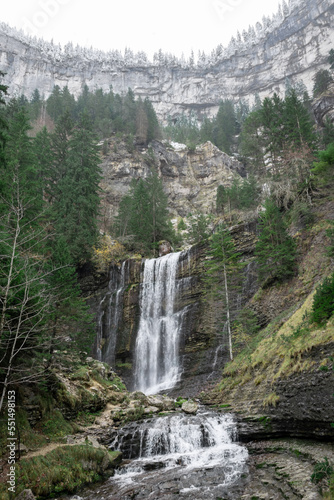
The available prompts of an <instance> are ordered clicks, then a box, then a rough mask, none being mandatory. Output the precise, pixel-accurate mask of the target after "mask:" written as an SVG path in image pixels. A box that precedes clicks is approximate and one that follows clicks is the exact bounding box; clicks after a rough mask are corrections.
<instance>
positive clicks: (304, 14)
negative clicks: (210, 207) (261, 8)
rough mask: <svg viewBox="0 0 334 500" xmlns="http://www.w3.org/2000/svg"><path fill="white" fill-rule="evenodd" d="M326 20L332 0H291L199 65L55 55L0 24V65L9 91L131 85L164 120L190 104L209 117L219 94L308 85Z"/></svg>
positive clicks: (323, 52) (325, 46) (329, 25)
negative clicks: (243, 39) (252, 33)
mask: <svg viewBox="0 0 334 500" xmlns="http://www.w3.org/2000/svg"><path fill="white" fill-rule="evenodd" d="M333 20H334V5H333V3H332V1H331V0H301V1H299V2H295V1H293V2H290V12H289V13H288V12H285V13H284V19H283V17H282V18H281V20H280V21H279V22H278V23H276V24H274V26H273V27H272V28H271V29H269V32H268V28H264V27H261V29H260V30H258V31H259V33H258V36H257V38H256V40H255V41H253V40H248V41H247V43H241V44H240V43H239V44H237V45H236V44H234V45H233V44H232V45H231V44H230V46H229V49H228V50H225V51H223V53H222V56H221V57H218V58H216V59H215V60H214V61H213V62H210V63H206V64H205V65H204V66H203V67H199V66H197V67H189V65H188V67H187V66H186V67H184V66H182V65H181V64H179V63H178V62H175V61H174V62H173V63H169V64H168V65H167V66H166V65H165V64H164V63H163V62H162V63H161V62H157V63H155V64H152V63H149V62H147V61H143V62H141V63H139V62H137V63H134V62H133V61H129V62H127V63H126V64H124V61H123V63H122V64H120V63H119V62H117V61H115V60H113V59H112V57H109V59H108V58H105V59H103V60H99V59H98V58H97V59H96V60H94V59H92V58H89V57H88V55H87V54H86V53H83V54H76V53H75V51H72V52H66V51H65V53H64V54H63V56H62V57H58V56H57V53H56V50H55V47H52V46H51V48H50V47H49V49H48V50H45V48H43V46H38V44H35V45H34V44H33V42H31V43H27V41H26V40H24V39H21V40H20V36H13V34H11V33H8V30H7V31H6V29H4V27H2V29H1V32H0V69H1V71H3V72H5V73H6V74H7V75H6V78H5V82H6V83H7V84H8V85H9V87H10V92H11V93H24V94H25V95H27V96H29V97H30V96H31V94H32V92H33V91H34V90H35V89H36V88H38V89H39V91H40V93H41V95H44V96H45V97H46V98H47V97H48V96H49V94H50V92H51V91H52V89H53V86H54V85H59V86H60V87H63V86H65V85H67V86H68V88H69V90H70V92H72V93H74V94H75V95H76V96H78V94H79V93H80V92H81V90H82V87H83V85H84V84H86V85H88V87H89V88H90V89H92V90H94V89H96V88H102V89H103V90H105V91H107V90H109V88H110V85H112V86H113V89H114V91H115V92H117V93H123V92H127V90H128V88H129V87H130V88H132V89H133V91H134V92H135V95H137V96H141V97H142V98H145V97H149V98H150V100H151V101H152V102H153V104H154V106H155V109H156V111H157V113H158V115H159V117H160V118H161V119H163V120H166V119H167V117H168V116H173V115H174V116H175V115H178V114H180V113H182V112H186V113H187V112H189V111H191V110H194V111H195V112H197V113H198V115H199V116H201V115H211V116H212V115H214V114H216V112H217V109H218V105H219V102H220V101H221V100H222V99H224V98H232V99H236V100H238V99H240V98H241V97H251V98H252V97H253V96H254V94H255V93H259V94H260V97H264V96H266V95H270V94H271V93H272V92H273V91H278V92H280V91H282V90H284V88H285V81H286V79H287V78H288V79H290V81H291V82H292V83H296V82H297V81H300V80H303V82H304V84H305V85H306V86H307V88H308V90H309V91H310V90H311V89H312V86H313V82H312V78H313V76H314V74H315V73H316V71H318V70H319V69H322V68H326V67H327V57H328V52H329V50H330V49H331V48H332V45H333V41H334V33H333V25H334V22H333ZM21 38H22V37H21Z"/></svg>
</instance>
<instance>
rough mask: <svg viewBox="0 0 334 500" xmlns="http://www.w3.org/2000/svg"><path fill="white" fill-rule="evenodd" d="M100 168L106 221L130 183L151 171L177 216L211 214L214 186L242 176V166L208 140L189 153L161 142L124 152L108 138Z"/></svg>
mask: <svg viewBox="0 0 334 500" xmlns="http://www.w3.org/2000/svg"><path fill="white" fill-rule="evenodd" d="M180 146H181V147H180ZM101 167H102V171H103V182H102V185H101V187H102V189H103V191H104V193H103V195H102V203H103V206H104V208H103V212H104V217H105V219H106V220H109V221H110V220H111V218H112V217H113V216H114V215H115V214H116V213H117V210H118V205H119V202H120V200H121V198H122V197H123V196H124V195H125V194H126V193H127V191H128V190H129V187H130V183H131V180H132V179H138V178H140V177H141V178H144V179H145V178H146V177H147V176H148V175H150V173H151V170H152V168H153V169H154V170H156V171H157V172H158V175H159V177H160V178H161V180H162V182H163V186H164V191H165V193H166V194H167V195H168V201H169V203H168V206H169V210H170V212H171V213H172V215H178V216H181V217H184V216H186V215H187V214H188V213H189V212H194V211H196V210H199V211H201V212H204V213H205V212H207V213H209V212H212V209H215V205H216V194H217V188H218V186H219V185H220V184H223V185H224V186H230V185H231V183H232V181H233V179H234V178H235V177H240V175H243V174H244V168H243V165H242V164H241V163H240V162H239V161H238V160H236V159H235V158H231V157H230V156H228V155H227V154H226V153H223V152H222V151H220V150H219V149H218V148H217V147H216V146H214V145H213V144H212V143H211V142H210V141H208V142H206V143H205V144H201V145H200V146H197V147H196V149H195V151H192V152H191V151H189V149H188V148H187V147H186V146H183V145H177V144H175V143H174V145H173V143H172V145H170V144H168V143H167V142H164V141H163V142H160V141H153V142H152V143H151V144H150V148H149V149H142V150H141V151H138V150H134V151H133V152H128V151H127V150H126V148H125V145H124V143H122V142H121V141H119V142H117V140H116V138H115V137H112V138H111V139H110V140H109V150H108V153H107V155H106V156H105V158H104V160H103V162H102V165H101Z"/></svg>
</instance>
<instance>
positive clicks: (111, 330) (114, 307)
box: [95, 261, 127, 366]
mask: <svg viewBox="0 0 334 500" xmlns="http://www.w3.org/2000/svg"><path fill="white" fill-rule="evenodd" d="M126 268H127V261H124V262H123V263H122V267H121V271H120V272H119V270H118V269H117V267H116V266H115V267H113V268H112V269H111V271H110V276H109V284H108V291H107V293H106V295H105V296H104V297H103V298H102V300H101V302H100V304H99V308H98V314H97V335H96V348H95V356H96V359H98V360H99V361H104V362H105V363H108V364H109V365H111V366H114V364H115V355H116V352H115V351H116V342H117V329H118V327H119V321H120V317H121V310H122V299H123V292H124V287H125V280H126Z"/></svg>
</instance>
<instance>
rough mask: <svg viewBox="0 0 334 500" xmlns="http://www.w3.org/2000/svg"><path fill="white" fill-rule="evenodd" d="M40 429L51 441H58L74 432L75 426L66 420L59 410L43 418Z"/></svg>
mask: <svg viewBox="0 0 334 500" xmlns="http://www.w3.org/2000/svg"><path fill="white" fill-rule="evenodd" d="M38 427H40V429H41V430H42V432H43V434H44V435H45V436H47V437H49V438H50V439H51V440H58V439H59V438H61V437H64V436H66V435H67V434H71V433H72V432H73V426H72V425H71V424H70V423H69V422H68V421H67V420H65V419H64V417H63V415H62V413H61V412H60V411H59V410H53V411H51V412H49V413H47V414H46V415H45V416H44V417H43V418H42V421H41V422H40V424H39V426H38Z"/></svg>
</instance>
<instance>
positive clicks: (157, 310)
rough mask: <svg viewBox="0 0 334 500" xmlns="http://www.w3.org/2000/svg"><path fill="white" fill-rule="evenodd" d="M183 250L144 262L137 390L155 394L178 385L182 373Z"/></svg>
mask: <svg viewBox="0 0 334 500" xmlns="http://www.w3.org/2000/svg"><path fill="white" fill-rule="evenodd" d="M180 255H181V252H178V253H170V254H168V255H165V256H164V257H160V258H158V259H148V260H145V261H144V272H143V279H142V288H141V294H140V321H139V329H138V333H137V339H136V348H135V374H134V375H135V389H136V390H140V391H142V392H144V393H146V394H154V393H157V392H159V391H162V390H165V389H169V388H172V387H174V386H175V384H176V383H177V382H178V381H179V378H180V375H181V367H180V359H179V344H180V334H181V330H182V323H183V319H184V313H185V311H186V308H183V309H180V308H179V306H178V304H177V299H178V297H179V295H180V291H181V289H182V286H183V280H180V279H177V271H178V263H179V258H180Z"/></svg>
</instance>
